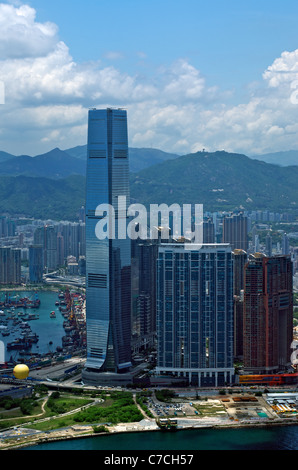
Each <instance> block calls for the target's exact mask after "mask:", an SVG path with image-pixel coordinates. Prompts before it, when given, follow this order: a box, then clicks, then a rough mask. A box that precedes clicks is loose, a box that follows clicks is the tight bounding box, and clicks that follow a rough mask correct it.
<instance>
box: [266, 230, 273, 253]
mask: <svg viewBox="0 0 298 470" xmlns="http://www.w3.org/2000/svg"><path fill="white" fill-rule="evenodd" d="M266 256H268V258H270V257H271V256H272V237H271V235H270V233H268V234H267V235H266Z"/></svg>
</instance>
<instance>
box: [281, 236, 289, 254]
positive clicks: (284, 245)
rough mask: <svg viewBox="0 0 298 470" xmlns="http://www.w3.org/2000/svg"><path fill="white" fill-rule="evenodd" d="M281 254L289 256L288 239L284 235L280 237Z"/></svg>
mask: <svg viewBox="0 0 298 470" xmlns="http://www.w3.org/2000/svg"><path fill="white" fill-rule="evenodd" d="M281 246H282V254H283V255H289V254H290V243H289V237H288V235H287V234H286V233H284V234H283V237H282V245H281Z"/></svg>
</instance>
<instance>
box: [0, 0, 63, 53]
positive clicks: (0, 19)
mask: <svg viewBox="0 0 298 470" xmlns="http://www.w3.org/2000/svg"><path fill="white" fill-rule="evenodd" d="M57 33H58V28H57V26H56V25H55V24H53V23H50V22H47V23H43V24H41V23H38V22H36V11H35V10H34V9H33V8H31V7H29V6H28V5H21V6H20V7H15V6H13V5H8V4H3V3H1V4H0V57H1V58H4V59H5V58H10V59H11V58H20V57H21V58H24V57H37V56H42V55H44V54H46V53H47V52H49V51H50V50H52V49H53V47H54V46H55V44H56V42H57Z"/></svg>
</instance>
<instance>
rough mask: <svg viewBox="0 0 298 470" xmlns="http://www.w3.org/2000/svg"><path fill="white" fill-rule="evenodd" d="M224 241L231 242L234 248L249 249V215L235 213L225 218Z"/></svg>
mask: <svg viewBox="0 0 298 470" xmlns="http://www.w3.org/2000/svg"><path fill="white" fill-rule="evenodd" d="M222 241H223V243H230V245H231V247H232V249H233V250H235V249H240V250H244V251H247V249H248V237H247V217H246V216H244V215H243V214H233V215H232V216H230V217H225V218H224V219H223V239H222Z"/></svg>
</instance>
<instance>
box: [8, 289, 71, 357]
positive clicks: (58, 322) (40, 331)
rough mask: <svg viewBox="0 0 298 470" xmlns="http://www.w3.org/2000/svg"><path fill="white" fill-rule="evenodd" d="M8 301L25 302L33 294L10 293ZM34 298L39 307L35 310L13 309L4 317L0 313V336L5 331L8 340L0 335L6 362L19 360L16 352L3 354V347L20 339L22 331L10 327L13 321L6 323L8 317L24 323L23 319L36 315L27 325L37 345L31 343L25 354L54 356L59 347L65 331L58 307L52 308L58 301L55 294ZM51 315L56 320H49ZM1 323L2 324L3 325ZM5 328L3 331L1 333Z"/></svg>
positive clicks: (18, 326)
mask: <svg viewBox="0 0 298 470" xmlns="http://www.w3.org/2000/svg"><path fill="white" fill-rule="evenodd" d="M1 295H2V300H3V298H4V295H5V294H4V293H3V292H1ZM10 295H11V297H12V298H16V299H17V298H25V297H27V298H29V299H35V295H36V293H35V292H11V293H10ZM37 295H38V298H39V299H40V307H39V308H36V309H34V308H30V309H29V308H28V309H24V308H19V307H17V308H15V309H14V310H11V309H10V311H11V313H8V310H7V309H2V311H4V314H1V316H0V327H1V329H0V331H1V333H2V332H4V331H9V333H10V334H9V336H2V334H0V340H1V341H3V343H4V345H5V360H6V361H9V360H10V358H11V357H12V358H13V360H17V359H19V358H20V351H17V350H10V351H7V348H6V346H7V344H8V343H11V342H12V341H14V340H15V339H17V338H18V337H20V335H21V333H22V329H21V328H20V325H16V326H14V325H13V320H9V318H12V316H14V317H15V319H18V320H23V321H26V320H25V318H26V316H28V314H34V315H36V317H37V319H35V320H30V321H27V323H28V325H29V326H30V328H31V331H32V333H36V335H38V336H39V341H38V342H37V343H33V344H32V347H31V349H30V351H29V353H33V354H34V353H38V354H41V355H44V354H47V353H50V352H55V351H56V348H57V347H61V346H62V337H63V336H65V331H64V328H63V322H64V317H63V315H61V313H60V311H59V306H56V305H55V302H56V301H57V300H58V293H57V292H50V291H48V292H38V293H37ZM52 311H55V313H56V316H55V317H53V318H51V317H50V313H51V312H52ZM3 322H4V324H3ZM5 328H7V330H6V329H5Z"/></svg>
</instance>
